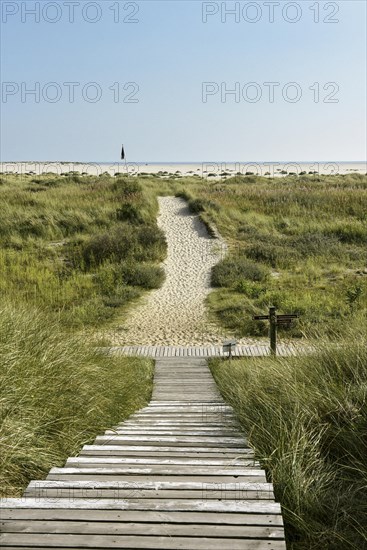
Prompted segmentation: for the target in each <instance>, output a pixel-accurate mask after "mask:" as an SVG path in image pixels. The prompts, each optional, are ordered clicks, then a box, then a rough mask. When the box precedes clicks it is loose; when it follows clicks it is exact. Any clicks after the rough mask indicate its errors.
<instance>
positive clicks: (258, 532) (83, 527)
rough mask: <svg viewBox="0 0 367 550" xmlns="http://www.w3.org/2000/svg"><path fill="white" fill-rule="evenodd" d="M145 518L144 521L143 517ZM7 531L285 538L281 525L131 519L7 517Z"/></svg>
mask: <svg viewBox="0 0 367 550" xmlns="http://www.w3.org/2000/svg"><path fill="white" fill-rule="evenodd" d="M141 521H142V520H141ZM1 528H2V529H3V530H4V531H6V532H7V533H39V534H41V533H50V534H86V535H92V534H93V535H100V534H102V535H111V534H115V535H145V536H147V535H154V536H165V537H172V536H176V537H185V536H186V537H195V536H196V537H225V538H232V537H235V538H246V539H267V538H268V539H271V540H283V539H284V530H283V528H282V527H281V526H277V527H275V526H271V527H270V526H254V525H250V526H249V525H247V526H246V525H223V524H222V525H218V524H214V525H213V524H209V525H208V524H195V523H191V524H190V523H186V524H183V525H179V524H178V525H177V524H175V523H167V522H166V521H165V518H164V521H163V523H150V524H147V523H145V522H144V523H143V522H141V523H136V522H134V523H132V522H99V521H98V522H93V523H90V522H86V521H53V522H49V521H24V520H23V521H11V520H4V521H2V522H1V523H0V529H1Z"/></svg>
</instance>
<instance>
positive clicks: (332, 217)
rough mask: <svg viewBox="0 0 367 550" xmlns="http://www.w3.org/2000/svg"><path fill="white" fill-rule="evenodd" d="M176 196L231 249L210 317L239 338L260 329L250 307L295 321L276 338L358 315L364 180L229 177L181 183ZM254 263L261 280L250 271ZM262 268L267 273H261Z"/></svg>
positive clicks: (364, 283) (365, 244)
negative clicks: (286, 315)
mask: <svg viewBox="0 0 367 550" xmlns="http://www.w3.org/2000/svg"><path fill="white" fill-rule="evenodd" d="M184 183H185V185H184V187H183V188H182V191H181V192H180V194H181V196H184V197H185V198H186V199H187V200H189V204H190V205H191V207H192V209H193V211H194V212H196V213H198V214H199V215H200V216H201V218H202V219H203V220H204V221H205V222H209V223H210V222H214V224H215V225H216V226H217V227H218V229H219V231H220V232H221V233H222V235H223V236H224V237H225V238H226V240H227V242H228V243H229V246H230V251H229V255H228V257H227V258H226V260H225V261H224V262H223V263H222V264H221V265H219V266H217V267H215V268H214V270H213V279H212V282H213V284H214V285H215V286H217V287H220V288H218V290H215V291H214V292H213V293H211V294H210V295H209V298H208V304H209V307H210V310H211V312H212V314H213V315H214V316H215V318H216V319H217V320H218V321H219V322H220V323H221V324H222V325H223V326H224V327H225V328H227V329H231V330H232V331H234V332H236V333H237V335H238V336H239V337H243V336H250V335H259V334H262V335H265V334H266V331H267V328H266V326H265V324H264V325H261V324H258V323H257V324H256V323H253V322H252V320H251V319H252V315H253V314H254V313H264V312H265V311H266V310H267V308H268V307H269V305H275V306H276V307H277V308H278V310H279V312H280V313H292V312H297V313H299V314H300V315H301V317H300V321H299V322H298V323H297V324H296V325H295V326H294V328H290V329H287V330H284V331H283V329H282V332H283V333H284V335H288V336H293V337H301V336H303V335H304V334H305V333H308V334H309V333H310V332H311V331H312V330H315V329H316V330H317V331H318V332H319V333H324V334H326V335H331V334H336V333H338V332H343V330H344V326H345V325H348V324H350V323H355V321H356V320H357V319H360V321H362V319H363V318H364V316H365V314H366V303H367V269H366V259H367V258H366V249H367V224H366V221H367V217H366V212H367V177H366V176H364V175H359V174H350V175H347V176H342V175H338V176H318V175H304V176H300V177H292V176H287V177H284V178H273V179H271V178H269V179H267V178H262V177H257V176H247V177H246V176H236V177H233V178H226V179H223V180H220V181H218V180H216V181H213V182H211V181H205V180H204V181H200V182H195V181H192V180H190V181H185V182H184ZM254 263H255V264H256V265H257V266H258V269H259V270H260V271H261V272H262V273H263V274H264V275H263V276H260V275H257V276H256V277H255V276H254V270H253V269H249V268H248V266H249V265H253V264H254ZM266 271H267V272H268V273H269V274H270V277H266V276H265V273H266Z"/></svg>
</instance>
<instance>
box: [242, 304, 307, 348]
mask: <svg viewBox="0 0 367 550" xmlns="http://www.w3.org/2000/svg"><path fill="white" fill-rule="evenodd" d="M298 318H299V315H297V314H294V315H291V314H289V315H288V314H286V315H277V310H276V308H275V307H270V308H269V314H268V315H254V316H253V320H254V321H270V350H271V354H272V355H276V354H277V327H279V326H289V325H290V324H291V323H292V321H293V320H294V319H298Z"/></svg>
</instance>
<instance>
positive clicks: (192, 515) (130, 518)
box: [1, 508, 283, 526]
mask: <svg viewBox="0 0 367 550" xmlns="http://www.w3.org/2000/svg"><path fill="white" fill-rule="evenodd" d="M1 518H2V520H18V521H23V520H37V521H39V520H45V521H58V520H63V521H73V520H75V511H74V510H69V509H67V508H66V509H57V508H56V509H45V508H41V509H37V508H28V509H27V508H24V509H22V508H15V509H14V508H4V509H2V510H1ZM78 520H79V521H88V522H111V523H113V522H121V523H123V522H135V523H161V522H162V514H161V512H154V511H148V510H144V511H143V512H139V511H135V510H123V511H120V510H103V509H102V510H78ZM164 523H165V524H167V523H175V524H181V525H184V524H191V525H193V524H210V525H215V524H221V525H240V526H244V525H262V526H266V525H270V526H282V525H283V519H282V516H281V514H274V515H270V514H250V513H245V514H241V513H239V514H238V513H221V514H217V513H216V512H166V513H165V515H164Z"/></svg>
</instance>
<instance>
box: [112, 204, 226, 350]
mask: <svg viewBox="0 0 367 550" xmlns="http://www.w3.org/2000/svg"><path fill="white" fill-rule="evenodd" d="M158 200H159V207H160V214H159V217H158V225H159V227H160V228H161V229H162V230H163V231H164V232H165V234H166V239H167V243H168V255H167V259H166V261H165V262H164V264H163V267H164V269H165V272H166V281H165V283H164V284H163V286H162V287H161V288H160V289H158V290H155V291H152V292H150V293H149V294H148V295H147V296H146V298H145V300H144V301H143V303H139V304H138V305H137V306H136V307H135V308H134V309H131V311H130V314H129V318H128V319H127V321H126V322H125V324H124V325H123V326H121V327H120V328H119V329H118V331H116V332H115V333H114V335H113V337H112V340H113V344H114V345H128V344H131V345H134V344H135V345H139V344H140V345H182V346H189V345H193V346H194V345H203V344H220V343H222V341H223V338H225V334H224V333H223V330H222V329H220V328H218V327H216V326H215V325H213V324H210V323H209V322H208V319H207V314H206V309H205V304H204V300H205V298H206V296H207V294H208V293H209V292H210V290H211V289H210V271H211V268H212V266H213V265H215V264H216V263H217V262H218V261H219V259H220V258H221V257H222V256H223V254H224V252H225V244H224V242H221V241H219V240H217V239H212V238H210V237H209V236H208V233H207V231H206V228H205V226H204V225H203V223H202V222H201V221H200V220H199V218H198V216H194V215H192V214H191V213H190V211H189V209H188V207H187V203H186V201H184V200H183V199H179V198H176V197H160V198H159V199H158Z"/></svg>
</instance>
